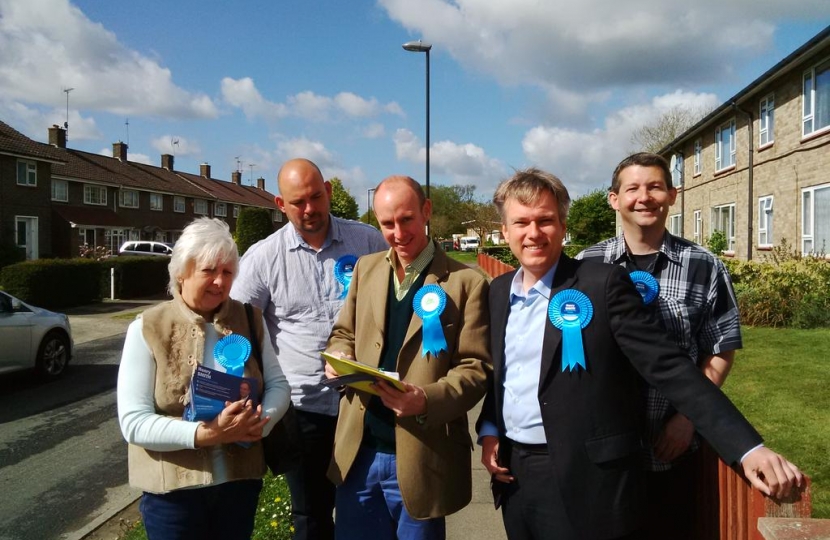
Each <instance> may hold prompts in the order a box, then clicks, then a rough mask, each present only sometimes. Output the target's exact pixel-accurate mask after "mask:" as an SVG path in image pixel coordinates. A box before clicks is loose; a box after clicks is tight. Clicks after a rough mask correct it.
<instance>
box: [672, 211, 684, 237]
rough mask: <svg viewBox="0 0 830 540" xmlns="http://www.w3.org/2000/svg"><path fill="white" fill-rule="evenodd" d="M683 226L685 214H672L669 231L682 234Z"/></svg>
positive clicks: (676, 234) (677, 234)
mask: <svg viewBox="0 0 830 540" xmlns="http://www.w3.org/2000/svg"><path fill="white" fill-rule="evenodd" d="M682 228H683V214H672V215H670V216H669V232H670V233H672V234H673V235H675V236H680V235H681V232H682V231H681V229H682Z"/></svg>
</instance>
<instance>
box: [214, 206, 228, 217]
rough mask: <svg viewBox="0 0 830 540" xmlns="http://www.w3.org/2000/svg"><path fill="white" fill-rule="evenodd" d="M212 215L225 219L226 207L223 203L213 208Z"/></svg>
mask: <svg viewBox="0 0 830 540" xmlns="http://www.w3.org/2000/svg"><path fill="white" fill-rule="evenodd" d="M213 215H215V216H217V217H226V216H227V215H228V206H227V205H226V204H225V203H223V202H218V203H216V205H215V206H214V207H213Z"/></svg>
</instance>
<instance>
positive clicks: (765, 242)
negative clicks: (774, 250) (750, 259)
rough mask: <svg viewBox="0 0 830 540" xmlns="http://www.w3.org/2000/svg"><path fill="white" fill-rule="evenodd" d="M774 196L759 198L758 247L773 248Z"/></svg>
mask: <svg viewBox="0 0 830 540" xmlns="http://www.w3.org/2000/svg"><path fill="white" fill-rule="evenodd" d="M772 203H773V196H772V195H767V196H766V197H758V247H772V244H773V242H774V240H775V238H774V237H773V232H774V231H775V229H774V228H773V214H772Z"/></svg>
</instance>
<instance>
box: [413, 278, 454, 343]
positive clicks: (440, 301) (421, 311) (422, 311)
mask: <svg viewBox="0 0 830 540" xmlns="http://www.w3.org/2000/svg"><path fill="white" fill-rule="evenodd" d="M446 305H447V293H445V292H444V289H442V288H441V287H439V286H438V285H424V286H423V287H421V289H420V290H419V291H418V292H417V294H415V298H413V299H412V308H413V309H414V310H415V314H416V315H418V317H420V318H421V320H422V321H423V350H422V351H421V356H426V355H427V353H430V354H432V356H438V353H440V352H441V351H446V350H447V339H446V338H445V337H444V327H443V326H441V314H442V313H443V312H444V308H445V307H446Z"/></svg>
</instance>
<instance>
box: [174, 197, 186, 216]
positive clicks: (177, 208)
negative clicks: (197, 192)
mask: <svg viewBox="0 0 830 540" xmlns="http://www.w3.org/2000/svg"><path fill="white" fill-rule="evenodd" d="M173 211H174V212H179V213H183V212H184V197H179V196H176V197H173Z"/></svg>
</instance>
